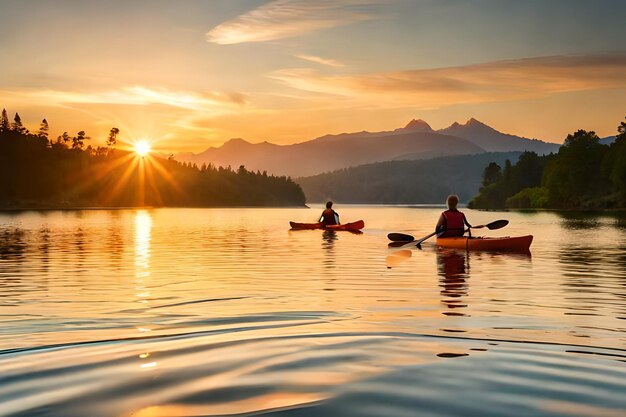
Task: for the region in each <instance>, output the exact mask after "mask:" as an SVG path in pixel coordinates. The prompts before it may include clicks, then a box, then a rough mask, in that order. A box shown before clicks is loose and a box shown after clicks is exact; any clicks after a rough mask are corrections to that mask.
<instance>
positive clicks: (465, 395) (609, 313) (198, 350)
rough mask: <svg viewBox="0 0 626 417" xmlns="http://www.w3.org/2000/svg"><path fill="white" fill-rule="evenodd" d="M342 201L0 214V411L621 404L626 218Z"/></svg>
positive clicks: (587, 407) (528, 411) (69, 413)
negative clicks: (447, 236) (450, 235)
mask: <svg viewBox="0 0 626 417" xmlns="http://www.w3.org/2000/svg"><path fill="white" fill-rule="evenodd" d="M336 208H337V210H338V211H339V212H340V214H341V219H342V221H344V222H348V221H352V220H357V219H364V220H365V223H366V228H365V229H364V233H363V234H352V233H348V232H336V233H333V232H323V231H320V230H308V231H289V230H288V221H289V220H295V221H300V222H306V221H313V220H314V219H315V218H316V217H317V216H318V214H319V213H318V212H320V211H321V209H320V208H318V207H315V208H314V209H312V210H307V209H155V210H119V211H107V210H94V211H49V212H23V213H3V214H0V416H61V417H74V416H76V417H78V416H80V417H85V416H89V417H99V416H107V417H108V416H121V417H130V416H133V417H161V416H163V417H164V416H169V417H172V416H218V415H219V416H221V415H266V414H268V415H274V414H275V415H280V416H392V417H393V416H415V415H423V416H441V417H443V416H481V417H484V416H531V415H532V416H566V415H567V416H609V417H614V416H624V415H626V217H623V216H619V215H603V216H584V215H575V214H568V215H565V214H558V213H502V212H477V211H471V210H467V211H466V213H467V216H468V218H469V220H470V222H472V223H473V224H479V223H487V222H490V221H493V220H497V219H500V218H504V219H508V220H510V224H509V226H507V227H506V228H504V229H501V230H497V231H486V232H482V231H481V233H480V234H485V235H489V236H502V235H511V236H515V235H524V234H533V235H534V236H535V241H534V242H533V245H532V247H531V252H532V255H528V254H506V253H501V254H498V253H470V254H469V255H466V253H465V252H462V251H461V252H458V251H452V250H438V249H436V248H435V247H434V246H433V244H432V242H431V243H426V244H424V246H423V250H421V251H420V250H418V249H415V248H413V249H410V250H397V249H396V250H390V249H388V248H387V243H388V241H387V237H386V235H387V233H388V232H391V231H395V232H404V233H411V234H413V235H415V236H416V237H421V236H424V235H426V234H428V233H430V232H431V230H432V228H433V226H434V224H435V223H436V221H437V217H438V215H439V212H440V211H441V209H433V208H410V207H372V206H343V207H342V206H337V207H336Z"/></svg>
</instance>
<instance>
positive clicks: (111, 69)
mask: <svg viewBox="0 0 626 417" xmlns="http://www.w3.org/2000/svg"><path fill="white" fill-rule="evenodd" d="M519 3H523V4H519ZM122 11H123V12H122ZM0 12H1V14H2V15H3V16H4V17H3V20H4V21H5V22H6V24H5V23H3V25H2V26H1V27H0V55H1V56H3V65H1V66H0V107H4V108H6V109H7V111H8V112H9V114H10V117H12V116H13V114H14V113H15V112H16V111H18V112H19V113H20V115H21V116H22V118H23V120H24V121H25V123H26V125H27V127H29V128H31V129H36V127H37V125H38V123H39V121H40V120H41V119H42V118H44V117H45V118H47V119H48V121H49V123H50V126H51V132H52V135H53V136H56V135H59V134H61V133H62V132H63V131H64V130H67V131H69V132H70V133H72V134H73V133H75V132H76V131H78V130H86V131H87V134H88V135H89V136H91V137H92V142H93V143H94V144H103V143H104V141H105V139H106V134H107V132H108V131H109V129H110V128H111V127H114V126H115V127H118V128H119V129H120V136H119V137H120V139H121V140H126V141H137V140H149V141H151V142H153V143H154V146H155V148H156V149H157V150H159V151H163V152H179V151H194V152H199V151H202V150H204V149H205V148H207V147H209V146H217V145H220V144H221V143H223V142H224V141H226V140H228V139H230V138H233V137H241V138H245V139H246V140H248V141H251V142H259V141H263V140H267V141H270V142H274V143H281V144H286V143H294V142H301V141H304V140H308V139H312V138H314V137H317V136H321V135H324V134H327V133H341V132H352V131H361V130H370V131H378V130H392V129H395V128H397V127H401V126H403V125H404V124H406V123H407V122H408V121H409V120H410V119H413V118H422V119H425V120H426V121H428V122H429V123H431V125H432V126H433V128H442V127H445V126H447V125H449V124H451V123H452V122H454V121H460V122H464V121H465V120H467V119H469V118H470V117H475V118H477V119H479V120H481V121H483V122H485V123H487V124H489V125H491V126H492V127H494V128H496V129H498V130H500V131H503V132H506V133H512V134H517V135H521V136H526V137H532V138H539V139H544V140H548V141H554V142H561V141H562V140H563V138H564V137H565V136H566V135H567V133H570V132H572V131H574V130H577V129H581V128H582V129H588V130H595V131H596V132H597V133H598V134H599V135H601V136H607V135H612V134H615V131H616V126H617V125H618V124H619V122H620V121H621V120H623V118H624V116H626V51H625V49H624V42H623V41H624V39H626V29H625V28H624V25H623V22H621V19H620V16H624V15H625V14H626V3H624V2H620V1H615V0H599V1H595V2H593V4H591V2H586V1H579V0H567V1H566V0H554V1H551V2H545V1H538V0H537V1H534V0H529V1H526V2H515V1H512V0H497V1H496V0H480V1H476V2H472V4H468V2H463V1H460V0H459V1H454V0H451V1H447V2H438V1H435V0H420V1H413V0H397V1H391V0H343V1H330V0H328V1H327V0H321V1H316V2H310V1H304V0H276V1H260V0H229V1H225V0H224V1H209V2H206V1H199V0H198V1H196V0H193V1H186V2H184V3H180V2H168V1H164V0H155V1H147V0H137V1H133V2H132V3H128V2H124V1H121V0H112V1H108V2H97V1H89V0H87V1H83V2H80V6H77V4H76V2H72V1H69V0H68V1H65V0H59V1H38V2H36V3H31V2H28V3H27V2H23V1H19V0H7V1H4V2H3V3H2V5H0ZM581 27H584V28H585V30H581Z"/></svg>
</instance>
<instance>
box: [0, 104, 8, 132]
mask: <svg viewBox="0 0 626 417" xmlns="http://www.w3.org/2000/svg"><path fill="white" fill-rule="evenodd" d="M9 127H10V125H9V116H8V115H7V109H2V118H0V132H6V131H7V130H9Z"/></svg>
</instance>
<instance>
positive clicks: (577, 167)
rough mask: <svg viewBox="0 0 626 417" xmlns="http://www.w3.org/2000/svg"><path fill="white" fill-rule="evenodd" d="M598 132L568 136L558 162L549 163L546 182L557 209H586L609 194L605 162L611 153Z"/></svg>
mask: <svg viewBox="0 0 626 417" xmlns="http://www.w3.org/2000/svg"><path fill="white" fill-rule="evenodd" d="M599 141H600V138H599V137H598V135H596V134H595V132H592V131H589V132H588V131H586V130H578V131H576V132H575V133H574V134H570V135H567V138H566V139H565V142H564V143H563V146H561V148H560V149H559V153H558V155H557V157H556V158H555V159H553V160H552V161H550V162H548V164H547V165H546V169H545V170H544V176H543V182H544V185H545V186H547V187H548V190H549V195H550V205H551V206H553V207H582V206H583V205H584V204H587V202H590V201H592V200H593V199H594V198H596V197H597V196H599V195H602V194H604V193H606V192H607V185H608V180H607V179H606V178H604V177H603V176H602V173H601V166H602V160H603V158H604V156H605V155H606V153H607V151H608V150H609V147H608V146H605V145H602V144H600V143H599Z"/></svg>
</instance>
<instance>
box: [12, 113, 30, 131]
mask: <svg viewBox="0 0 626 417" xmlns="http://www.w3.org/2000/svg"><path fill="white" fill-rule="evenodd" d="M11 130H14V131H16V132H18V133H27V132H28V130H27V129H26V128H25V127H24V125H23V124H22V118H21V117H20V115H19V113H15V117H14V118H13V123H12V124H11Z"/></svg>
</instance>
